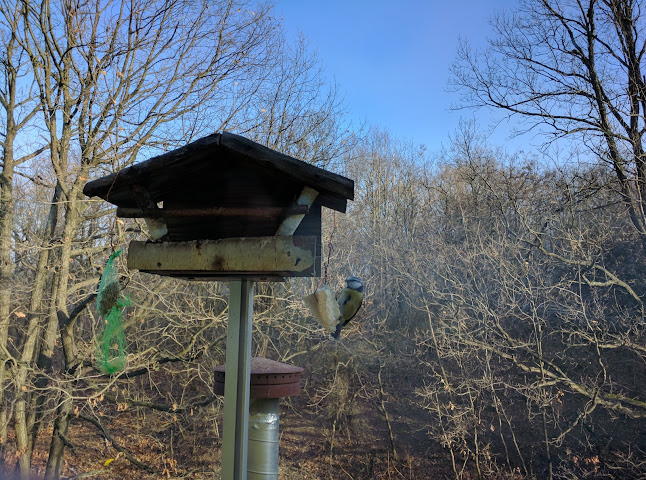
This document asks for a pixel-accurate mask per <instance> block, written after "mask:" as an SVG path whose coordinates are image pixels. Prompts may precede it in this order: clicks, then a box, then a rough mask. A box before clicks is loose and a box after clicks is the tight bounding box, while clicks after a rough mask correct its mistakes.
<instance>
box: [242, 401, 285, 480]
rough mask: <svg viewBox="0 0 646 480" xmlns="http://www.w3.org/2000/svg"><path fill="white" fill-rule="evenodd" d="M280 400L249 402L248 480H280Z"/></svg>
mask: <svg viewBox="0 0 646 480" xmlns="http://www.w3.org/2000/svg"><path fill="white" fill-rule="evenodd" d="M278 400H279V399H278V398H252V399H250V400H249V436H248V442H249V443H248V450H247V480H278V439H279V423H280V410H279V407H278Z"/></svg>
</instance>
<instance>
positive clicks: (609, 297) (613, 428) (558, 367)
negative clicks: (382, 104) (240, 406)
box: [0, 0, 646, 480]
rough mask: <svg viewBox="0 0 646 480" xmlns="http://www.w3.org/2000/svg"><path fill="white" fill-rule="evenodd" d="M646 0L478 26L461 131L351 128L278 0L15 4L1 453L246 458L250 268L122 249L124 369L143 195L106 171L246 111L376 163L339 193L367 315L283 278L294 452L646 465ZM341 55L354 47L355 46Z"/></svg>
mask: <svg viewBox="0 0 646 480" xmlns="http://www.w3.org/2000/svg"><path fill="white" fill-rule="evenodd" d="M644 9H646V5H645V4H644V2H642V1H640V0H585V1H584V0H578V1H577V0H534V1H527V2H520V3H519V5H518V11H517V12H508V13H507V14H500V16H498V17H496V18H494V19H493V20H492V24H493V26H494V28H495V32H494V35H493V36H492V41H491V45H490V48H489V49H487V50H485V51H475V50H474V49H472V48H471V47H470V46H469V45H468V44H467V43H465V44H463V45H462V47H461V49H460V51H459V52H458V54H457V56H456V60H455V63H454V65H453V66H452V77H451V80H450V85H451V87H452V88H453V89H455V92H456V95H457V96H456V98H458V97H459V98H460V106H464V107H482V108H491V109H495V110H497V111H499V112H505V113H508V114H509V115H510V118H511V119H512V120H513V121H514V122H515V124H516V125H517V126H518V130H519V131H525V130H529V131H532V132H534V133H535V134H536V136H535V137H534V138H535V139H538V140H537V141H540V142H543V143H542V144H543V147H544V148H543V149H542V150H538V151H533V153H527V152H522V151H520V152H509V151H508V150H505V149H504V148H500V146H495V145H489V144H487V142H486V141H485V140H484V139H483V136H482V133H481V130H480V127H479V126H478V125H475V124H469V123H465V124H464V125H463V126H462V127H461V128H460V129H459V130H458V131H456V132H455V134H454V135H452V137H451V138H448V139H447V141H446V147H445V148H444V149H443V150H441V151H433V152H432V151H428V150H426V149H424V148H423V147H419V146H416V145H414V144H412V143H411V142H409V141H407V140H404V139H398V138H393V137H392V136H391V135H390V134H389V133H388V132H387V131H385V130H380V129H376V128H371V127H370V126H366V127H360V126H357V125H351V124H349V123H348V122H347V121H346V120H345V117H344V113H345V108H346V107H345V104H344V102H343V101H342V95H341V94H340V93H339V90H340V87H338V86H337V85H335V84H333V83H330V82H329V81H328V80H327V79H328V78H329V77H327V76H326V75H324V73H323V71H322V64H321V62H320V61H319V60H318V59H317V58H316V56H315V55H314V54H313V53H312V52H311V50H310V49H309V47H308V45H307V42H306V41H305V40H304V39H303V40H300V41H299V42H297V43H296V44H290V43H288V42H287V41H286V40H285V38H284V36H283V33H282V31H281V24H280V20H279V19H277V18H275V16H274V15H275V14H274V12H273V11H272V8H271V6H266V5H258V4H256V3H254V2H245V1H233V0H231V1H224V0H209V1H204V2H201V1H184V0H128V1H126V0H121V1H120V0H113V1H105V2H103V1H100V0H91V1H81V0H64V1H54V0H52V1H49V0H42V1H40V2H36V1H34V2H32V1H30V0H18V1H10V0H2V1H1V2H0V13H1V15H0V41H1V42H2V47H1V48H0V105H1V107H2V108H1V109H0V145H1V148H2V150H1V152H2V164H1V169H2V170H1V172H0V477H1V478H14V477H15V478H20V479H23V480H25V479H30V478H44V479H58V478H106V479H112V478H114V479H120V478H204V479H210V478H219V462H220V459H219V451H220V445H221V412H222V403H221V398H219V397H217V396H215V395H214V394H213V384H212V369H213V367H215V366H216V365H220V364H222V363H224V344H225V337H226V317H227V303H226V300H227V287H226V284H223V283H206V282H205V283H199V282H197V283H189V282H184V281H178V280H172V279H167V278H161V277H154V276H150V275H145V274H138V273H137V272H129V271H128V270H127V269H126V268H125V265H124V264H123V262H121V263H120V264H119V268H120V274H121V285H122V287H123V289H124V292H125V293H127V294H128V295H129V296H130V298H131V300H132V306H130V307H129V308H128V310H127V312H126V317H125V335H126V339H127V357H126V365H125V368H124V370H123V371H121V372H119V373H118V374H116V375H112V376H108V375H105V374H103V373H102V371H101V370H100V369H99V368H98V366H97V358H96V357H97V351H98V350H97V335H98V331H99V330H100V326H101V325H100V321H101V320H100V318H99V317H98V314H97V313H96V306H95V303H96V302H95V298H96V292H97V287H98V282H99V278H100V275H101V273H102V271H103V268H104V265H105V262H106V260H107V258H108V256H109V255H110V253H111V252H113V251H114V250H116V249H118V248H121V247H123V246H125V245H127V243H128V242H129V241H130V240H131V239H143V238H146V234H147V232H146V226H145V224H143V223H140V222H138V221H134V220H132V221H122V220H117V219H116V217H115V212H114V210H112V209H110V207H109V205H108V204H106V203H105V202H102V201H99V200H97V199H88V198H85V197H84V196H83V194H82V189H83V186H84V185H85V183H86V182H87V181H88V180H89V179H94V178H97V177H100V176H103V175H106V174H108V173H110V172H113V171H116V170H118V169H120V168H123V167H124V166H127V165H130V164H132V163H133V162H135V161H138V160H142V159H146V158H149V157H151V156H153V155H156V154H159V153H161V152H164V151H168V150H170V149H173V148H177V147H179V146H181V145H184V144H186V143H188V142H190V141H192V140H195V139H197V138H199V137H201V136H204V135H206V134H209V133H212V132H215V131H220V130H227V131H231V132H234V133H238V134H241V135H244V136H247V137H248V138H251V139H253V140H254V141H257V142H259V143H262V144H264V145H266V146H269V147H271V148H273V149H276V150H279V151H281V152H284V153H287V154H289V155H292V156H294V157H296V158H300V159H303V160H305V161H308V162H311V163H314V164H316V165H318V166H322V167H324V168H328V169H330V170H333V171H335V172H338V173H341V174H343V175H345V176H347V177H349V178H352V179H354V180H355V182H356V184H355V197H356V198H355V201H354V202H352V203H351V205H350V207H349V209H348V212H347V214H346V215H341V214H336V215H332V214H331V213H329V212H328V213H327V214H325V215H324V232H323V246H324V250H325V251H324V262H325V263H328V262H329V268H328V277H327V282H328V283H329V284H330V285H331V286H332V287H333V288H334V289H336V290H337V291H338V290H340V288H341V287H342V284H343V279H344V278H345V276H347V275H349V274H355V275H357V276H359V277H361V279H362V280H363V282H364V284H365V286H366V300H365V302H364V306H363V308H362V311H361V312H360V314H359V315H358V316H357V318H356V319H355V320H353V321H352V322H351V324H350V325H349V326H348V328H347V329H344V331H343V333H342V338H341V341H340V342H334V341H332V340H330V338H329V335H327V334H326V333H325V332H324V331H323V330H322V329H321V328H320V327H319V326H318V325H317V324H316V323H315V322H314V321H313V319H312V318H311V316H310V315H309V314H308V312H307V311H306V309H305V307H304V305H303V302H302V298H303V296H304V295H307V294H309V293H311V292H312V291H313V290H314V289H315V288H316V286H317V283H318V280H317V279H312V280H302V279H300V280H289V281H286V282H284V283H262V284H258V285H257V287H256V300H255V307H254V308H255V317H254V327H255V328H254V345H253V351H254V354H256V355H262V356H266V357H268V358H272V359H275V360H280V361H285V362H291V363H293V364H296V365H299V366H302V367H304V368H305V369H306V372H305V374H304V382H303V385H302V387H303V391H302V394H301V395H300V396H299V397H296V398H292V399H291V400H290V401H286V402H284V403H283V411H282V413H283V415H282V420H281V428H282V436H281V472H283V473H281V478H291V479H316V478H330V479H341V478H348V479H351V478H354V479H369V478H375V479H425V478H455V479H475V478H478V479H498V478H500V479H532V478H535V479H547V478H549V479H575V478H625V479H644V478H646V425H645V422H646V393H645V388H646V363H645V362H646V336H645V334H646V332H645V329H646V323H645V315H646V312H645V305H644V299H645V295H646V208H645V207H646V154H645V152H644V141H643V135H644V128H645V127H646V77H645V74H644V73H643V72H642V71H641V69H642V68H643V67H644V61H645V60H644V54H645V53H646V41H645V39H646V18H645V17H644V14H645V12H644ZM332 73H333V72H332Z"/></svg>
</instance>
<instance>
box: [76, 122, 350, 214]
mask: <svg viewBox="0 0 646 480" xmlns="http://www.w3.org/2000/svg"><path fill="white" fill-rule="evenodd" d="M240 165H244V166H245V169H244V172H245V174H246V176H249V177H251V176H254V175H255V176H261V177H262V176H263V175H268V177H269V178H271V181H272V182H273V185H269V186H270V187H272V188H273V189H275V190H281V189H283V187H284V186H286V185H290V184H291V185H294V186H297V187H298V189H299V190H300V188H302V187H303V186H309V187H311V188H313V189H315V190H317V191H319V192H320V195H319V200H320V201H321V203H322V204H323V206H325V207H328V208H332V209H334V210H337V211H343V212H345V209H346V205H347V200H348V199H350V200H351V199H353V198H354V182H353V181H352V180H350V179H348V178H345V177H343V176H341V175H337V174H335V173H332V172H329V171H327V170H325V169H322V168H318V167H315V166H314V165H310V164H308V163H305V162H303V161H301V160H297V159H295V158H292V157H290V156H288V155H284V154H282V153H279V152H276V151H274V150H271V149H269V148H267V147H264V146H262V145H260V144H258V143H255V142H253V141H251V140H248V139H246V138H244V137H241V136H239V135H234V134H231V133H227V132H224V133H216V134H212V135H209V136H207V137H204V138H201V139H199V140H197V141H195V142H193V143H190V144H188V145H186V146H184V147H181V148H178V149H176V150H173V151H170V152H166V153H164V154H162V155H159V156H156V157H153V158H150V159H149V160H146V161H145V162H141V163H138V164H135V165H132V166H130V167H127V168H124V169H123V170H120V171H119V172H115V173H113V174H111V175H107V176H105V177H102V178H98V179H96V180H93V181H91V182H88V183H87V184H86V185H85V188H84V189H83V193H85V194H86V195H88V196H98V197H101V198H103V199H104V200H107V201H109V202H112V203H114V204H115V205H117V206H120V207H135V206H139V205H137V202H136V201H135V199H134V198H133V195H132V192H131V190H130V187H131V186H132V185H141V186H143V187H144V188H145V189H146V190H147V191H148V192H150V194H151V195H152V197H153V200H154V201H155V202H158V201H162V200H165V198H163V197H164V196H166V195H168V194H171V195H172V194H173V193H177V192H178V191H179V193H180V194H183V195H186V196H188V197H189V198H190V196H191V194H192V193H193V190H191V186H192V184H193V182H195V181H196V180H197V181H199V180H202V183H204V178H205V177H207V178H208V179H209V183H210V185H211V186H212V188H213V190H214V191H217V190H218V188H219V187H220V186H222V187H226V183H227V180H228V178H227V175H226V172H227V170H228V169H229V168H230V167H232V166H240ZM276 180H278V181H279V182H280V183H278V184H276ZM198 183H199V182H198ZM201 187H202V185H200V190H202V188H201ZM261 193H262V194H264V193H265V192H261ZM248 196H250V198H248V202H247V205H254V204H257V203H258V202H257V201H254V198H253V192H249V195H248ZM263 204H264V205H268V204H267V203H263ZM195 206H196V207H199V205H195ZM218 206H225V205H218ZM227 206H231V205H227Z"/></svg>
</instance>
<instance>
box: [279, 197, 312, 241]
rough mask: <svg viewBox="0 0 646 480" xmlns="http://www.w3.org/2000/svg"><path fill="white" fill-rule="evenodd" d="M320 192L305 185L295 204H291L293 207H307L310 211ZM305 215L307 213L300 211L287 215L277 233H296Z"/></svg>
mask: <svg viewBox="0 0 646 480" xmlns="http://www.w3.org/2000/svg"><path fill="white" fill-rule="evenodd" d="M318 194H319V192H317V191H316V190H314V189H313V188H310V187H304V188H303V191H302V192H301V194H300V195H299V196H298V198H297V199H296V201H295V202H294V205H291V207H292V208H296V207H306V208H307V210H308V211H309V209H310V207H311V206H312V204H313V203H314V200H316V197H317V196H318ZM303 217H305V215H304V214H299V213H296V214H293V215H290V216H288V217H286V218H285V219H284V220H283V223H281V224H280V227H278V231H277V232H276V235H294V232H295V231H296V229H297V228H298V226H299V225H300V224H301V222H302V221H303Z"/></svg>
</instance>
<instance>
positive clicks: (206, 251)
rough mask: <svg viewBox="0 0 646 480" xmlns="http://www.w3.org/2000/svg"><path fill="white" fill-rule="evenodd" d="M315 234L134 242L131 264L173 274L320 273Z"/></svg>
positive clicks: (130, 256)
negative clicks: (305, 235)
mask: <svg viewBox="0 0 646 480" xmlns="http://www.w3.org/2000/svg"><path fill="white" fill-rule="evenodd" d="M317 240H318V239H317V238H316V237H314V236H307V237H291V236H275V237H250V238H228V239H222V240H196V241H188V242H164V243H148V242H138V241H133V242H130V246H129V248H128V268H130V269H137V270H141V271H144V272H148V273H156V274H159V275H170V276H182V277H190V276H205V275H209V276H219V275H224V276H228V275H245V276H248V275H254V276H259V277H262V276H317V275H319V272H318V268H317V266H318V262H317V257H318V256H320V255H317V251H316V250H317V243H318V242H317Z"/></svg>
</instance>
